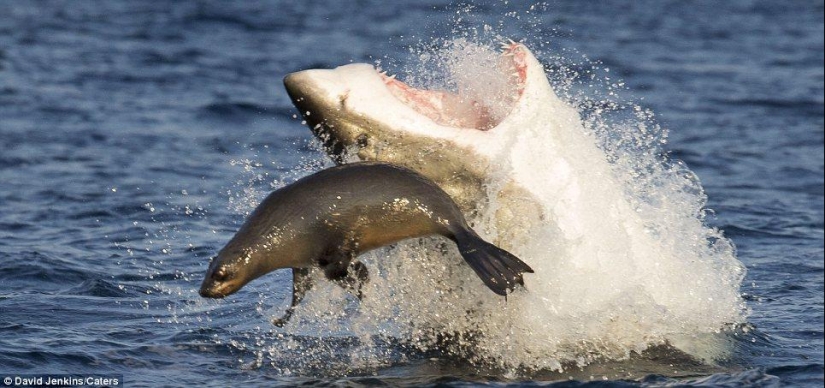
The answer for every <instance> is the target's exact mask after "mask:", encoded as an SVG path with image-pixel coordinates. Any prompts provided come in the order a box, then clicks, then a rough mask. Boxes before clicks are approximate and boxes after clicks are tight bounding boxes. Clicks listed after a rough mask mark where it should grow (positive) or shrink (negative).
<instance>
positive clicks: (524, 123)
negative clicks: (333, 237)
mask: <svg viewBox="0 0 825 388" xmlns="http://www.w3.org/2000/svg"><path fill="white" fill-rule="evenodd" d="M497 68H498V70H499V71H500V73H501V74H500V77H499V80H498V81H500V82H501V80H503V82H504V85H503V87H502V88H501V92H503V93H506V94H508V95H507V96H504V98H499V99H493V98H491V99H473V98H468V97H466V96H462V95H460V94H457V93H451V92H448V91H440V90H424V89H417V88H414V87H412V86H410V85H408V84H406V83H404V82H402V81H400V80H398V79H396V78H395V77H394V76H388V75H386V74H385V73H383V72H381V71H380V70H378V69H376V68H375V67H374V66H372V65H369V64H363V63H357V64H348V65H344V66H340V67H338V68H335V69H329V70H328V69H312V70H304V71H299V72H296V73H292V74H289V75H287V76H286V77H285V78H284V84H285V86H286V89H287V92H288V93H289V96H290V98H291V99H292V101H293V103H294V104H295V106H296V107H297V108H298V109H299V111H300V113H301V115H302V116H303V118H304V120H305V121H306V123H307V125H308V126H309V127H310V128H311V129H312V131H313V133H314V134H315V136H317V137H318V138H319V139H320V140H322V141H323V142H324V145H325V147H326V151H327V153H328V154H329V155H330V156H331V157H332V158H333V159H334V160H335V161H336V162H339V163H341V162H344V161H345V160H346V159H347V158H355V159H360V160H377V161H383V162H389V163H393V164H397V165H401V166H404V167H407V168H410V169H412V170H415V171H418V172H420V173H422V174H423V175H425V176H427V177H428V178H430V179H432V180H433V181H435V182H436V183H437V184H439V185H440V186H441V187H442V188H443V189H444V190H445V191H446V192H447V193H449V194H450V195H451V196H452V197H453V198H454V199H455V200H456V202H457V203H458V204H459V205H460V207H461V208H462V210H463V211H464V212H465V213H466V214H476V213H478V212H479V211H480V210H483V208H484V207H485V206H486V205H487V204H488V202H489V201H487V198H489V196H493V195H494V196H496V197H497V203H498V206H496V209H495V220H496V226H497V229H498V233H499V234H500V235H499V238H498V240H499V242H502V241H510V243H505V244H504V245H513V243H514V241H512V238H514V237H515V236H506V234H507V233H508V231H510V230H512V228H510V226H512V225H515V224H519V225H520V226H522V230H523V227H525V226H528V225H530V224H531V223H534V222H540V221H541V219H542V218H543V217H544V211H543V210H542V209H541V208H540V206H538V201H537V198H536V196H537V195H538V196H539V197H541V196H542V195H543V191H545V190H546V189H547V188H546V187H540V186H541V185H540V184H538V185H537V184H536V181H535V180H534V179H526V178H528V177H526V176H520V174H524V173H525V172H529V171H531V170H532V168H531V166H530V165H529V164H530V163H531V159H530V158H529V157H527V156H528V155H522V156H519V153H521V152H524V153H527V152H529V151H528V149H527V147H529V146H530V145H531V144H530V142H531V141H532V137H533V136H531V131H535V130H542V131H556V132H561V128H563V127H564V126H565V125H568V126H569V124H568V123H571V122H575V123H578V122H580V119H579V116H578V112H577V111H576V110H575V109H573V108H572V107H570V106H569V105H567V104H566V103H564V102H563V101H562V100H560V99H559V98H558V96H557V95H556V94H555V92H554V91H553V88H552V87H551V85H550V83H549V81H548V79H547V77H546V75H545V72H544V68H543V66H542V65H541V63H539V61H538V60H537V59H536V57H535V56H534V55H533V53H532V52H530V50H529V49H528V48H527V47H526V46H524V45H523V44H520V43H515V42H510V43H506V44H504V45H503V50H502V53H501V56H500V60H499V63H498V66H497ZM490 101H492V103H491V102H490ZM548 109H550V110H553V111H554V112H555V114H554V115H553V117H552V118H551V119H550V120H548V119H547V117H546V115H542V112H544V111H546V110H548ZM560 136H563V134H560ZM559 140H561V139H559ZM504 159H506V164H504V163H503V162H505V160H504ZM503 165H506V166H507V167H505V168H504V169H505V170H506V171H501V170H502V166H503ZM556 168H557V169H558V170H559V172H560V173H562V174H564V172H565V170H566V169H569V168H568V166H565V165H563V161H562V164H560V165H558V166H556ZM491 174H509V178H508V179H507V180H505V182H506V183H504V184H500V185H499V186H498V187H490V186H489V185H490V182H491V180H490V179H489V176H490V175H491Z"/></svg>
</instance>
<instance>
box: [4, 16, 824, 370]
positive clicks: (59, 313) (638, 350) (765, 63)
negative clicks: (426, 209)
mask: <svg viewBox="0 0 825 388" xmlns="http://www.w3.org/2000/svg"><path fill="white" fill-rule="evenodd" d="M515 3H516V2H512V1H511V2H479V3H460V4H456V3H451V2H448V1H432V2H407V3H398V4H389V3H385V2H378V1H360V2H352V3H345V2H321V1H307V2H277V1H260V2H242V3H225V2H208V1H204V2H170V3H164V4H160V3H151V2H92V1H81V2H68V1H65V2H63V1H41V2H3V3H0V147H1V148H0V182H2V186H0V284H2V286H3V288H2V291H0V374H2V375H17V374H38V373H41V374H42V373H55V374H56V373H79V374H92V373H95V374H116V375H122V376H123V379H124V382H125V384H129V385H134V386H157V385H188V384H202V385H220V386H226V385H234V384H238V383H251V384H255V385H283V386H292V385H296V384H314V385H336V386H340V385H343V386H383V385H430V386H434V385H445V386H464V385H473V384H477V383H488V384H492V385H501V386H507V385H514V386H521V385H524V386H537V385H554V384H557V385H572V386H578V385H601V386H605V385H606V386H613V385H615V386H628V385H631V386H632V385H649V386H661V385H680V384H684V385H734V386H748V385H760V386H776V385H789V386H821V385H822V384H823V284H824V283H825V280H824V279H823V126H824V125H825V120H824V119H823V114H824V113H823V93H824V92H823V65H822V64H823V8H824V6H823V2H821V1H814V2H786V3H774V2H767V1H731V2H724V3H716V2H709V1H708V2H691V3H683V2H676V1H672V2H671V1H666V2H655V1H641V2H639V1H636V2H629V1H628V2H610V3H602V2H599V3H589V2H588V3H584V2H548V3H536V4H521V3H519V4H515ZM496 34H498V35H501V36H503V37H507V38H512V39H515V40H518V41H522V42H524V43H525V44H527V45H528V46H529V47H530V48H531V49H533V50H534V51H535V52H536V54H537V57H538V58H539V60H540V61H542V63H543V64H544V65H545V67H546V68H547V69H548V70H549V72H548V74H549V75H550V78H551V80H552V83H553V85H554V86H555V87H556V91H557V93H559V95H560V96H561V97H562V98H563V99H564V100H565V101H567V102H568V103H570V104H571V105H573V106H575V107H576V108H577V109H578V111H579V113H580V115H581V116H582V117H584V118H585V119H589V120H586V123H587V126H586V127H587V129H588V130H590V131H592V133H593V136H594V138H595V139H598V140H599V141H600V143H599V144H600V146H601V147H602V148H601V149H602V151H603V152H604V154H605V155H607V159H611V160H612V162H613V163H614V165H621V163H622V161H623V160H624V161H626V158H622V157H620V156H626V157H629V158H631V160H633V161H637V160H639V159H640V158H641V159H644V157H645V155H646V154H645V151H649V152H650V153H654V154H656V155H654V156H653V157H654V158H658V157H659V154H663V155H666V157H667V158H668V160H669V161H670V164H669V165H670V166H676V167H678V168H674V169H673V171H675V172H674V173H679V174H683V175H684V176H686V177H687V178H686V179H687V180H689V181H690V182H691V185H688V186H686V187H688V188H693V189H694V190H695V192H693V193H688V194H689V195H688V196H687V198H688V200H692V201H694V202H695V203H694V204H693V206H701V207H702V208H703V209H706V210H705V211H704V212H703V213H704V214H705V216H704V223H705V224H706V225H707V230H714V229H713V228H716V229H718V230H720V231H721V232H720V233H721V235H720V238H721V241H728V240H729V241H730V242H732V244H733V246H735V253H734V252H733V251H731V252H730V255H732V256H731V257H735V259H733V260H736V261H737V262H741V264H742V265H743V266H744V268H745V269H746V273H745V274H744V278H743V279H742V280H741V285H739V286H738V290H736V289H735V290H734V291H735V293H737V294H738V295H739V296H740V298H741V299H740V300H741V301H742V302H743V304H744V307H745V309H744V310H742V311H740V312H739V314H738V315H737V319H738V320H741V321H739V322H730V323H731V325H730V326H727V327H718V328H717V329H718V330H716V331H717V332H713V330H711V332H699V331H696V332H690V331H688V332H681V333H676V334H679V335H681V336H683V337H687V339H685V340H683V341H682V344H680V343H676V342H677V341H675V340H673V339H672V337H669V335H670V334H673V333H670V332H667V333H664V334H662V333H660V332H661V331H662V330H664V329H669V328H671V327H672V326H667V325H664V326H662V325H652V326H644V325H639V324H638V322H640V321H645V320H646V319H647V320H649V319H650V318H651V317H652V315H651V314H652V313H651V312H650V311H648V310H645V309H638V310H632V309H631V310H630V311H625V312H624V313H615V314H613V315H611V314H612V313H611V312H605V313H604V314H601V315H599V314H595V315H591V316H588V318H592V320H590V321H588V322H598V321H599V319H606V320H610V319H614V321H615V322H617V323H616V326H618V327H631V328H633V329H638V328H640V327H650V328H652V329H656V330H655V331H654V330H652V329H651V332H650V333H648V334H650V335H649V337H645V335H644V334H645V333H644V332H642V333H641V334H639V332H638V330H637V331H636V332H634V334H635V335H638V336H640V337H641V338H648V339H649V342H648V343H640V342H639V341H638V340H637V338H636V337H633V336H631V335H629V334H628V337H633V340H632V341H629V342H626V343H625V342H622V341H620V340H621V339H622V338H619V337H620V335H619V334H621V333H623V331H621V330H618V331H615V330H617V329H616V328H615V327H614V328H613V329H614V331H605V332H604V333H605V338H604V339H603V341H602V342H597V343H596V345H598V344H602V345H604V346H602V347H599V346H593V343H594V342H593V341H592V340H593V338H594V335H593V333H592V332H590V331H588V330H585V329H592V325H591V326H587V325H584V324H583V325H582V329H581V330H579V329H580V328H578V327H574V326H573V323H570V322H569V321H561V322H567V323H566V325H568V326H562V327H558V326H552V327H545V326H536V327H542V330H543V331H541V332H539V333H538V335H539V337H541V335H542V334H545V337H548V336H550V335H551V333H552V335H553V338H556V339H557V338H566V339H568V340H571V341H573V342H575V334H576V333H579V334H580V335H581V342H582V343H583V344H582V346H581V347H572V348H571V347H566V348H564V349H563V351H562V350H559V349H556V350H555V352H551V353H548V354H542V355H541V357H535V358H533V359H531V358H530V357H524V354H523V353H524V352H519V350H520V349H506V347H495V346H493V345H491V344H490V343H489V341H487V342H485V341H483V340H482V341H477V340H474V339H473V338H469V339H466V338H459V339H457V340H456V339H451V340H449V341H447V342H451V341H452V342H458V343H459V346H457V347H456V346H455V343H447V344H442V343H433V342H427V341H417V339H413V338H411V337H410V336H411V335H417V336H420V337H426V333H424V334H422V333H420V332H410V331H408V330H406V326H404V324H403V323H402V322H392V320H384V321H380V322H379V321H375V320H369V319H367V320H365V319H364V317H376V316H382V317H386V316H390V317H392V316H400V317H409V316H410V315H409V314H407V313H409V311H401V312H398V311H389V312H387V311H381V314H378V312H377V311H379V310H381V308H382V307H384V308H385V307H386V306H381V305H376V304H375V303H371V302H365V303H363V304H362V305H359V303H357V302H356V301H354V300H352V298H351V297H348V296H347V295H346V294H345V293H344V292H341V291H340V290H336V289H335V288H332V287H330V288H323V290H324V291H325V292H329V293H328V294H321V293H318V294H316V295H314V296H313V295H310V296H309V298H308V301H307V303H308V309H307V311H304V312H303V315H300V314H299V318H301V319H299V320H297V321H296V322H295V323H294V324H291V325H289V326H287V327H285V328H283V329H278V328H275V327H273V326H272V325H270V324H269V320H270V317H272V316H275V315H278V314H280V312H281V311H282V310H283V308H284V307H285V306H286V300H287V297H288V291H289V280H290V279H289V276H288V274H287V273H285V272H283V271H281V272H277V273H273V274H270V275H268V276H267V277H265V278H261V279H259V280H257V281H255V282H253V283H251V284H249V285H248V286H247V287H245V288H244V290H242V291H241V292H239V293H238V294H236V295H233V296H232V297H231V298H229V299H226V300H222V301H207V300H203V299H202V298H200V297H199V296H198V295H197V288H198V286H199V284H200V281H201V279H202V276H203V273H204V271H205V269H206V266H207V263H208V260H209V258H210V257H211V256H212V255H213V254H214V253H215V252H216V251H217V250H218V249H220V248H221V247H222V246H223V244H225V243H226V241H228V239H229V238H230V237H231V236H232V234H233V233H234V231H235V230H236V229H237V227H238V226H239V225H240V223H241V222H242V220H243V218H244V216H245V214H246V213H247V212H248V211H250V210H251V209H252V208H253V207H254V206H255V205H256V204H257V201H259V200H260V199H261V198H262V196H263V195H265V193H266V192H268V191H269V190H271V189H272V188H273V187H277V186H279V185H282V184H283V183H284V182H288V181H290V180H293V179H295V178H296V177H299V176H302V175H305V174H307V173H309V172H311V171H314V170H317V169H320V168H322V167H323V166H327V165H329V164H330V162H329V161H328V160H327V158H326V156H325V155H324V154H323V152H321V151H320V149H319V146H318V144H316V143H315V142H314V140H313V139H312V136H311V134H310V132H309V130H308V129H307V128H306V127H305V126H303V125H302V124H301V119H300V118H296V117H297V116H296V114H297V113H298V112H296V111H295V109H294V108H293V107H292V104H291V103H290V101H289V99H288V97H287V95H286V92H285V91H284V89H283V86H282V82H281V79H282V77H283V76H284V75H286V74H287V73H289V72H293V71H297V70H301V69H307V68H332V67H335V66H338V65H341V64H345V63H349V62H368V63H380V64H381V66H382V67H384V68H387V69H390V70H395V71H396V72H398V73H399V76H404V75H408V76H410V77H411V76H412V75H411V74H412V73H414V72H416V71H417V73H416V76H417V77H420V78H419V79H421V80H422V81H421V82H425V81H428V80H429V78H428V77H434V78H438V77H440V75H439V74H438V70H439V69H438V68H436V69H433V73H432V75H428V74H426V73H425V74H421V67H418V66H416V65H415V64H420V63H424V64H426V63H427V61H428V59H427V58H429V57H426V56H424V55H422V54H424V53H427V52H431V51H432V50H437V49H438V48H439V47H442V46H443V45H444V42H454V41H455V39H462V38H464V39H466V38H471V39H472V38H477V37H479V36H480V37H481V38H479V39H481V40H484V38H485V37H489V36H493V35H496ZM451 53H452V55H454V56H455V55H459V54H460V53H459V54H456V52H455V51H452V52H451ZM411 64H412V65H411ZM422 67H424V68H426V66H422ZM464 71H465V73H464V74H463V75H464V76H466V77H470V78H472V77H473V75H474V74H476V73H474V72H477V71H479V70H472V69H470V70H464ZM638 112H641V113H638ZM639 123H644V124H648V125H649V128H652V130H651V132H650V135H649V136H648V137H644V136H640V137H634V136H633V135H634V134H636V133H637V132H635V131H634V129H633V128H638V125H637V124H639ZM624 141H629V142H630V143H631V145H630V146H628V147H630V148H631V149H630V150H629V151H627V153H625V151H624V148H623V147H625V146H626V142H624ZM649 143H651V144H649ZM648 156H649V155H648ZM634 166H636V167H638V166H639V164H638V163H637V164H634ZM642 166H647V165H645V164H642ZM619 170H620V171H625V172H629V171H630V170H621V169H620V168H619ZM654 176H660V175H655V174H654ZM667 176H670V175H667ZM696 182H700V183H701V186H699V185H698V183H696ZM682 192H683V191H679V193H682ZM679 210H685V208H679ZM669 214H671V213H667V212H665V213H663V215H662V218H667V216H668V215H669ZM668 225H674V224H668ZM679 225H681V224H679ZM680 231H682V232H684V233H685V234H686V235H685V237H684V240H685V241H690V240H689V238H690V237H689V236H688V232H690V231H692V230H687V229H678V228H677V229H676V230H675V231H674V230H671V231H669V232H668V233H670V237H672V238H675V239H676V240H678V239H679V238H678V237H680V235H679V233H680ZM437 245H438V241H432V240H423V241H421V242H420V243H419V242H411V243H407V244H401V245H399V246H397V247H394V248H392V249H390V250H389V251H384V252H383V253H382V254H384V255H387V256H391V257H397V258H408V256H410V255H412V256H414V255H415V254H416V253H417V252H422V251H427V250H428V249H429V250H432V249H433V248H432V247H433V246H437ZM436 250H437V249H436ZM720 255H721V256H724V254H715V255H711V257H712V259H711V261H712V262H714V263H716V262H718V260H721V259H719V257H721V256H720ZM725 257H727V256H725ZM713 260H717V261H713ZM398 268H402V269H403V268H405V267H388V268H385V273H384V275H385V277H386V278H389V279H392V278H393V276H399V274H397V273H393V272H392V271H393V270H397V269H398ZM687 268H696V267H692V266H688V267H687ZM641 273H643V274H645V276H646V278H645V279H649V277H650V276H653V274H655V273H654V272H650V270H649V269H645V270H644V271H642V272H641ZM685 275H686V276H685V278H686V279H687V278H690V276H689V275H691V274H685ZM722 275H724V274H720V273H716V274H714V273H710V274H709V275H708V277H710V278H712V279H715V277H716V276H719V277H722ZM457 276H461V274H460V273H459V274H458V275H457ZM563 278H564V274H562V275H560V276H559V279H563ZM594 279H597V278H595V277H594ZM712 279H710V280H712ZM643 280H644V279H643ZM585 281H586V280H585ZM734 283H735V282H734ZM380 284H382V283H381V282H380V281H379V282H377V285H380ZM528 285H529V280H528ZM664 286H668V288H667V289H668V290H670V289H671V288H672V289H674V290H676V291H671V294H678V291H679V285H678V284H677V285H675V286H674V284H673V283H669V284H665V285H663V287H664ZM535 289H543V288H540V287H534V290H535ZM688 290H689V288H688V287H685V293H687V292H688ZM408 291H410V292H419V293H423V292H424V290H422V289H419V290H416V289H414V288H413V289H410V290H408ZM538 296H539V297H542V298H545V299H549V300H552V299H553V298H554V295H538ZM397 297H399V298H401V299H399V301H397V303H396V302H394V303H395V304H396V305H397V306H398V308H399V309H402V310H403V308H404V307H410V306H412V307H416V306H418V305H416V304H411V303H410V302H409V300H410V299H406V300H404V299H403V296H397ZM515 298H517V296H516V297H514V299H515ZM588 298H592V296H590V295H582V300H592V299H588ZM631 298H633V297H632V296H631ZM322 302H323V303H322ZM444 303H445V306H447V307H445V309H450V308H454V306H453V305H450V304H449V300H446V301H444ZM517 303H518V301H517V300H515V301H512V302H508V305H509V306H510V307H507V306H505V307H507V308H513V307H512V306H513V305H517ZM720 303H721V302H718V301H717V302H716V303H713V302H711V303H709V304H708V306H711V307H719V305H720ZM633 306H644V305H642V304H638V303H637V304H633ZM685 311H688V310H685ZM313 312H314V313H315V314H314V315H313ZM382 314H383V315H382ZM703 318H704V317H703V316H702V313H701V312H699V313H694V314H693V315H691V316H689V317H688V319H687V320H689V321H695V322H699V323H702V322H707V320H703ZM456 319H457V318H456ZM353 322H355V323H364V322H366V323H370V324H371V325H366V326H359V327H353V326H352V324H353ZM522 323H523V322H522ZM514 326H516V327H518V326H519V322H516V324H515V325H514ZM695 326H698V324H697V325H695ZM399 327H400V328H401V329H399ZM412 327H414V328H421V326H415V325H413V326H412ZM493 327H495V326H493ZM595 327H597V328H601V326H598V325H595ZM488 330H490V329H489V328H488ZM577 330H578V331H577ZM665 331H667V330H665ZM411 333H413V334H411ZM571 333H573V334H571ZM497 334H498V333H487V335H488V336H489V337H494V338H495V337H496V335H497ZM530 338H532V337H529V338H527V340H529V339H530ZM662 338H667V339H669V340H670V341H667V342H662ZM588 341H590V342H588ZM642 342H644V341H642ZM509 343H512V344H515V345H514V346H518V345H520V344H525V343H527V342H525V338H524V337H520V338H513V340H512V342H509ZM684 343H687V344H690V346H685V345H684ZM631 345H632V346H631ZM456 348H458V350H455V349H456ZM697 348H701V349H704V350H708V349H710V350H714V351H719V352H717V353H715V354H714V355H713V356H708V355H707V353H708V352H702V351H697ZM499 350H500V351H501V354H497V355H492V354H493V352H495V351H499ZM531 350H533V349H532V348H531ZM508 352H512V354H519V360H532V361H525V362H522V363H513V362H508V361H507V360H509V359H510V358H508Z"/></svg>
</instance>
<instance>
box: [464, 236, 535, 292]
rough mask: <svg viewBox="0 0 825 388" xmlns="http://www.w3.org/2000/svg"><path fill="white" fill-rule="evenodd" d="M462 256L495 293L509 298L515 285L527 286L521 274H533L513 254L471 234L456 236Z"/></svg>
mask: <svg viewBox="0 0 825 388" xmlns="http://www.w3.org/2000/svg"><path fill="white" fill-rule="evenodd" d="M455 238H456V244H457V245H458V250H459V252H461V256H463V257H464V260H465V261H467V264H470V267H472V268H473V270H474V271H475V272H476V274H477V275H478V277H480V278H481V280H482V281H483V282H484V284H486V285H487V287H490V289H491V290H493V292H495V293H496V294H499V295H504V296H507V292H508V291H510V292H512V291H513V290H514V289H515V287H516V284H519V285H522V286H523V285H524V279H523V278H522V273H524V272H529V273H533V269H532V268H530V266H529V265H527V264H526V263H524V262H523V261H521V260H520V259H519V258H518V257H516V256H515V255H513V254H512V253H510V252H507V251H505V250H504V249H501V248H499V247H497V246H495V245H493V244H490V243H488V242H487V241H484V240H482V239H481V237H479V236H478V235H477V234H476V233H475V232H473V231H472V230H469V229H468V230H466V231H462V232H461V233H456V236H455Z"/></svg>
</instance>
